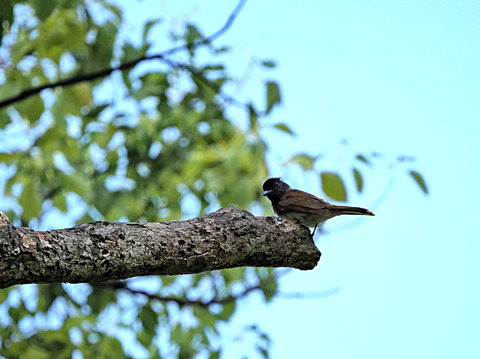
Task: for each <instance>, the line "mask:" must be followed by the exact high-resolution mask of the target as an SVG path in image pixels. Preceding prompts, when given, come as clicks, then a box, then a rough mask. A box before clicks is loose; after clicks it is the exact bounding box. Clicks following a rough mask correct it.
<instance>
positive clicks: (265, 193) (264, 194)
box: [263, 189, 272, 196]
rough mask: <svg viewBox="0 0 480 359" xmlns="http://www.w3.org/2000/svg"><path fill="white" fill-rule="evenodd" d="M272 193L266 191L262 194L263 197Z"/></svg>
mask: <svg viewBox="0 0 480 359" xmlns="http://www.w3.org/2000/svg"><path fill="white" fill-rule="evenodd" d="M269 193H272V190H271V189H269V190H268V191H265V192H263V196H266V195H267V194H269Z"/></svg>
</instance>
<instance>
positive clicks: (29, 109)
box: [17, 95, 45, 123]
mask: <svg viewBox="0 0 480 359" xmlns="http://www.w3.org/2000/svg"><path fill="white" fill-rule="evenodd" d="M17 109H18V110H19V112H20V113H21V114H22V115H24V117H26V119H27V120H28V121H29V122H30V123H34V122H37V121H38V119H39V118H40V116H41V115H42V113H43V110H44V109H45V106H44V105H43V101H42V99H41V98H40V96H38V95H37V96H30V97H29V98H28V99H26V100H25V101H24V102H23V103H22V104H21V106H17Z"/></svg>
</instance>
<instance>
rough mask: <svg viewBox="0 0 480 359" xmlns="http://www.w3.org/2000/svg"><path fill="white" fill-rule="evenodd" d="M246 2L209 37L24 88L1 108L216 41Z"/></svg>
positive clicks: (0, 106)
mask: <svg viewBox="0 0 480 359" xmlns="http://www.w3.org/2000/svg"><path fill="white" fill-rule="evenodd" d="M245 3H246V0H240V1H239V2H238V4H237V6H236V7H235V9H234V10H233V12H232V13H231V14H230V16H229V17H228V19H227V21H226V23H225V24H224V25H223V26H222V28H220V29H219V30H218V31H216V32H215V33H213V34H212V35H210V36H207V37H205V38H203V39H201V40H197V41H194V42H192V43H187V44H184V45H181V46H176V47H173V48H171V49H168V50H165V51H162V52H160V53H158V54H154V55H149V56H147V55H144V56H141V57H139V58H137V59H134V60H131V61H127V62H125V63H122V64H120V65H118V66H114V67H109V68H106V69H101V70H98V71H95V72H92V73H89V74H80V75H76V76H72V77H68V78H66V79H63V80H59V81H56V82H51V83H47V84H44V85H41V86H35V87H32V88H29V89H26V90H23V91H21V92H20V93H18V94H17V95H14V96H11V97H8V98H6V99H3V100H1V101H0V108H3V107H6V106H9V105H11V104H13V103H16V102H19V101H22V100H25V99H27V98H29V97H30V96H33V95H37V94H39V93H40V92H42V91H43V90H46V89H51V88H55V87H66V86H71V85H75V84H77V83H80V82H84V81H93V80H96V79H99V78H102V77H106V76H109V75H110V74H111V73H112V72H114V71H122V70H128V69H130V68H132V67H134V66H136V65H137V64H138V63H140V62H143V61H147V60H156V59H160V60H161V59H164V60H165V59H166V56H168V55H171V54H173V53H176V52H178V51H182V50H192V49H194V48H197V47H200V46H203V45H207V44H210V43H211V42H212V41H214V40H215V39H217V38H218V37H220V36H221V35H223V34H224V33H225V32H226V31H227V30H228V29H229V28H230V27H231V26H232V24H233V22H234V21H235V19H236V17H237V16H238V14H239V13H240V11H241V10H242V8H243V5H245Z"/></svg>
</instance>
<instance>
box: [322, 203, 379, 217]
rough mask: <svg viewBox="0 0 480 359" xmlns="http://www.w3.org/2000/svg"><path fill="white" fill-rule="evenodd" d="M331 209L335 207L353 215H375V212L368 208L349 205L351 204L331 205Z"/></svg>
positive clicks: (343, 212) (336, 209)
mask: <svg viewBox="0 0 480 359" xmlns="http://www.w3.org/2000/svg"><path fill="white" fill-rule="evenodd" d="M329 209H333V210H335V211H338V212H340V213H338V214H339V215H340V214H352V215H360V216H362V215H363V216H374V214H373V213H372V212H371V211H369V210H368V209H366V208H361V207H349V206H334V205H331V206H330V208H329Z"/></svg>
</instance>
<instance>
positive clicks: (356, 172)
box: [353, 168, 363, 192]
mask: <svg viewBox="0 0 480 359" xmlns="http://www.w3.org/2000/svg"><path fill="white" fill-rule="evenodd" d="M353 177H354V178H355V186H356V187H357V191H358V192H362V191H363V176H362V174H361V173H360V171H359V170H357V169H356V168H354V169H353Z"/></svg>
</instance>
